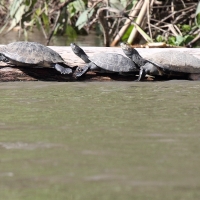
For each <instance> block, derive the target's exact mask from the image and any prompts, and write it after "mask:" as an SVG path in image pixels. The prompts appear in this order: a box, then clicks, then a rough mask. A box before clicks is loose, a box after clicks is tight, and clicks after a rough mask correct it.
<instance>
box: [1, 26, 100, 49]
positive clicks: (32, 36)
mask: <svg viewBox="0 0 200 200" xmlns="http://www.w3.org/2000/svg"><path fill="white" fill-rule="evenodd" d="M20 40H22V41H24V35H23V34H22V35H21V36H20V37H19V32H18V31H10V32H8V33H7V34H5V35H1V36H0V44H8V43H11V42H16V41H20ZM28 41H30V42H39V43H41V44H45V43H46V40H45V38H44V36H43V34H42V32H41V31H38V30H37V29H34V30H33V31H30V32H28ZM71 42H76V43H77V44H78V45H80V46H103V39H102V37H100V36H97V35H96V34H95V32H90V34H89V35H85V36H83V35H78V36H77V37H76V38H70V37H67V36H54V37H53V38H52V39H51V42H50V44H49V46H69V45H70V43H71Z"/></svg>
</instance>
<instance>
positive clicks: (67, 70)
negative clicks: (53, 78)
mask: <svg viewBox="0 0 200 200" xmlns="http://www.w3.org/2000/svg"><path fill="white" fill-rule="evenodd" d="M54 68H55V69H56V70H57V71H58V72H60V73H61V74H71V73H72V69H71V68H69V67H66V68H65V67H63V66H62V65H60V64H58V63H56V64H55V65H54Z"/></svg>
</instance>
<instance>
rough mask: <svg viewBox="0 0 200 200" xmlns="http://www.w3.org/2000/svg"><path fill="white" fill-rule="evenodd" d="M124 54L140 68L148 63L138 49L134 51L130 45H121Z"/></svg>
mask: <svg viewBox="0 0 200 200" xmlns="http://www.w3.org/2000/svg"><path fill="white" fill-rule="evenodd" d="M120 46H121V48H122V50H123V52H124V54H125V55H126V56H127V57H129V58H130V59H131V60H132V61H133V62H134V63H136V65H138V66H139V67H140V66H142V65H144V64H145V63H146V60H145V59H143V58H142V56H141V55H140V54H139V53H138V51H137V50H136V49H134V48H133V47H132V46H131V45H130V44H127V43H123V42H122V43H121V44H120Z"/></svg>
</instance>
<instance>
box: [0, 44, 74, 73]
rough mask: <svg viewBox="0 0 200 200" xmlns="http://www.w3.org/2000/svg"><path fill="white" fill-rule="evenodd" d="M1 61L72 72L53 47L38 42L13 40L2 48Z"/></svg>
mask: <svg viewBox="0 0 200 200" xmlns="http://www.w3.org/2000/svg"><path fill="white" fill-rule="evenodd" d="M0 61H3V62H6V63H9V64H11V65H15V66H23V67H37V66H38V67H52V68H55V69H56V70H57V71H59V72H60V73H61V74H71V73H72V68H71V67H69V66H68V65H67V64H66V63H65V61H64V60H63V59H62V57H61V56H60V55H59V54H58V53H57V52H55V51H53V50H52V49H50V48H48V47H46V46H44V45H42V44H39V43H36V42H13V43H10V44H8V45H4V46H3V47H1V49H0Z"/></svg>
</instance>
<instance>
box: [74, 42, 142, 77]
mask: <svg viewBox="0 0 200 200" xmlns="http://www.w3.org/2000/svg"><path fill="white" fill-rule="evenodd" d="M71 48H72V50H73V52H74V53H75V54H76V55H77V56H79V57H80V58H81V59H82V60H83V61H84V62H85V63H87V64H86V65H85V66H84V67H77V68H76V71H75V72H74V74H73V75H74V77H76V78H77V77H80V76H82V75H83V74H85V73H86V72H87V71H95V72H104V73H105V72H106V73H110V72H111V73H114V72H118V73H121V74H127V73H131V72H138V71H139V68H138V67H137V66H136V64H135V63H134V62H133V61H132V60H131V59H129V58H127V57H125V56H123V55H121V54H117V53H105V52H102V53H98V54H95V55H93V56H92V57H88V56H87V54H86V53H85V52H84V51H83V49H81V48H80V47H79V46H78V45H76V44H75V43H71Z"/></svg>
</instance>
